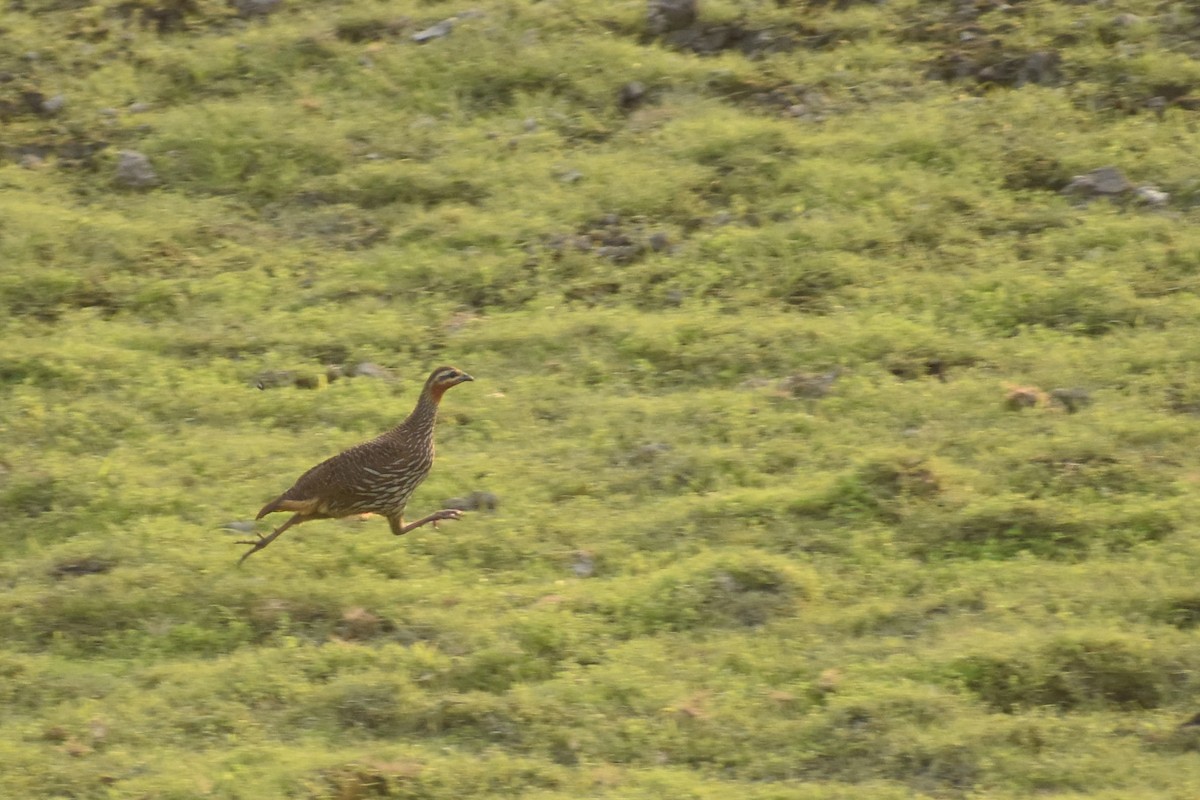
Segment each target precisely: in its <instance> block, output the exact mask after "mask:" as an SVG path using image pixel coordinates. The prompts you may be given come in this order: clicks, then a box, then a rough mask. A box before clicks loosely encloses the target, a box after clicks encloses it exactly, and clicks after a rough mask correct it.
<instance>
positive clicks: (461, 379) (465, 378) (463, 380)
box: [458, 372, 475, 383]
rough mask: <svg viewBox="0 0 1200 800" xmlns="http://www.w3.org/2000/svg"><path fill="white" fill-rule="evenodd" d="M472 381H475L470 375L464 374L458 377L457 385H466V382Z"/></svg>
mask: <svg viewBox="0 0 1200 800" xmlns="http://www.w3.org/2000/svg"><path fill="white" fill-rule="evenodd" d="M473 380H475V379H474V378H472V377H471V376H470V375H468V374H467V373H465V372H464V373H462V374H461V375H459V376H458V382H459V383H466V382H467V381H473Z"/></svg>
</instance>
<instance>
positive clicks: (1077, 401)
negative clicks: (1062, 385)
mask: <svg viewBox="0 0 1200 800" xmlns="http://www.w3.org/2000/svg"><path fill="white" fill-rule="evenodd" d="M1050 397H1051V398H1053V399H1054V400H1057V401H1058V402H1060V403H1062V404H1063V407H1064V408H1066V409H1067V413H1068V414H1074V413H1075V412H1076V411H1078V410H1079V409H1081V408H1083V407H1084V406H1086V405H1090V404H1091V402H1092V395H1091V392H1089V391H1088V390H1087V389H1082V388H1080V387H1078V386H1075V387H1072V388H1070V389H1051V390H1050Z"/></svg>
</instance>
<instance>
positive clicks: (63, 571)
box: [50, 556, 115, 580]
mask: <svg viewBox="0 0 1200 800" xmlns="http://www.w3.org/2000/svg"><path fill="white" fill-rule="evenodd" d="M114 566H115V562H113V561H110V560H109V559H106V558H96V557H95V556H87V557H84V558H73V559H70V560H68V561H60V562H59V563H57V564H55V565H54V566H53V567H52V568H51V569H50V575H51V576H52V577H54V578H58V579H59V580H61V579H63V578H74V577H78V576H80V575H96V574H99V573H102V572H108V571H109V570H110V569H112V568H113V567H114Z"/></svg>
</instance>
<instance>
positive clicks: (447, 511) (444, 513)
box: [431, 508, 463, 530]
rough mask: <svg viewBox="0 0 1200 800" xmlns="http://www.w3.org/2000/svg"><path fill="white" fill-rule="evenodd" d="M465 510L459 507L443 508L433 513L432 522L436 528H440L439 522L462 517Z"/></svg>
mask: <svg viewBox="0 0 1200 800" xmlns="http://www.w3.org/2000/svg"><path fill="white" fill-rule="evenodd" d="M462 515H463V512H462V511H460V510H459V509H457V508H443V509H442V510H441V511H437V512H435V513H434V515H433V520H432V522H431V524H432V525H433V529H434V530H438V523H439V522H442V521H445V520H448V519H462Z"/></svg>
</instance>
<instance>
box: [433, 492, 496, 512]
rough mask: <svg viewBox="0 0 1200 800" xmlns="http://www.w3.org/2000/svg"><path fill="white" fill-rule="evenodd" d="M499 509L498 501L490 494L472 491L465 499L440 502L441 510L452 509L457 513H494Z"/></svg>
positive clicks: (454, 498)
mask: <svg viewBox="0 0 1200 800" xmlns="http://www.w3.org/2000/svg"><path fill="white" fill-rule="evenodd" d="M499 507H500V500H499V498H497V497H496V495H494V494H492V493H491V492H481V491H474V492H471V493H470V494H469V495H467V496H466V497H451V498H449V499H448V500H445V501H443V502H442V508H453V509H457V510H458V511H495V510H496V509H497V508H499Z"/></svg>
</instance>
